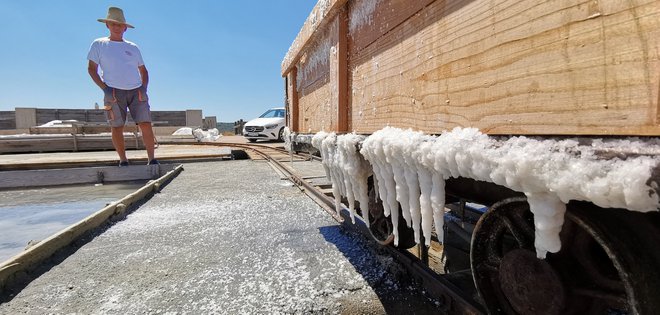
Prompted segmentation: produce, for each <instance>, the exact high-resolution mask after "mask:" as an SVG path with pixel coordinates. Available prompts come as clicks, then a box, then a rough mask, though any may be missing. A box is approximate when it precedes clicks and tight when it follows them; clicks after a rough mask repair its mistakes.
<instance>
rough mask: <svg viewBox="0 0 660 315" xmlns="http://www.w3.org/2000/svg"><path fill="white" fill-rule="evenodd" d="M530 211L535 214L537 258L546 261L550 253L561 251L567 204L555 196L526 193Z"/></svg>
mask: <svg viewBox="0 0 660 315" xmlns="http://www.w3.org/2000/svg"><path fill="white" fill-rule="evenodd" d="M525 195H527V202H528V203H529V209H530V210H531V211H532V213H533V214H534V226H535V227H536V230H535V233H534V234H535V238H534V246H535V247H536V256H537V257H538V258H541V259H544V258H545V255H546V254H547V253H548V252H551V253H556V252H558V251H559V250H560V249H561V240H560V239H559V232H561V227H562V225H563V224H564V213H566V204H564V203H563V202H562V201H561V200H559V198H558V197H557V196H555V195H553V194H548V193H526V194H525Z"/></svg>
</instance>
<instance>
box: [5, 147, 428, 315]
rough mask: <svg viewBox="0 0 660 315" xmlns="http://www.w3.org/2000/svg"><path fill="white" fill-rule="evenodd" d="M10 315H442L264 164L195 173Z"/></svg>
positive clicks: (14, 301) (60, 262) (37, 282)
mask: <svg viewBox="0 0 660 315" xmlns="http://www.w3.org/2000/svg"><path fill="white" fill-rule="evenodd" d="M184 169H185V170H184V171H183V172H182V173H181V174H180V175H179V176H178V177H177V178H175V179H174V180H173V181H172V182H171V183H169V184H168V185H167V186H165V187H164V188H163V190H162V191H161V192H160V193H159V194H156V195H155V196H153V197H152V198H151V199H150V200H148V201H147V202H146V203H145V204H143V205H142V206H141V207H140V208H138V209H137V210H135V211H133V212H131V213H130V214H129V215H128V216H127V217H126V218H125V219H124V220H122V221H119V222H117V223H116V224H114V225H112V226H110V227H108V228H107V229H106V230H105V231H102V232H99V233H98V235H97V236H96V237H93V238H91V239H89V240H87V241H86V242H81V244H80V245H79V248H74V249H72V250H69V252H71V253H69V254H66V255H60V256H58V257H56V259H55V261H57V263H55V264H54V265H52V266H48V267H47V268H45V269H44V270H43V274H41V275H40V276H39V277H38V278H36V279H34V280H33V281H32V282H30V283H29V284H27V286H25V288H23V289H22V290H21V291H20V292H18V293H16V294H15V295H11V296H6V297H5V302H4V303H2V304H0V314H47V313H55V314H61V313H79V314H164V313H168V314H283V313H286V314H311V313H314V314H317V313H319V314H439V313H440V310H439V309H438V306H437V305H438V304H439V303H437V302H436V301H433V300H431V299H429V298H427V297H426V296H425V294H424V292H422V291H420V290H419V289H417V286H416V285H415V284H414V283H412V282H410V281H409V280H408V279H409V277H408V276H407V275H406V274H405V273H404V271H403V268H402V267H401V266H399V265H398V263H396V262H395V261H393V259H392V258H391V257H389V256H387V255H386V254H385V253H384V252H382V251H381V250H379V249H378V247H375V246H374V245H373V244H372V243H371V242H369V241H368V240H367V239H366V238H364V237H363V236H362V235H361V234H354V233H353V232H349V231H346V230H344V229H343V228H342V227H341V226H340V225H338V224H337V223H336V222H335V221H334V220H332V219H331V218H330V216H329V215H328V214H327V213H326V212H325V211H323V210H322V209H321V208H320V207H319V206H318V205H316V204H315V203H314V202H313V201H312V200H311V199H309V198H308V197H307V196H306V195H304V194H303V193H302V192H301V191H300V190H299V189H298V188H297V187H295V186H293V185H292V184H291V183H290V182H288V181H284V180H281V179H280V177H279V176H278V175H277V174H276V173H275V172H274V171H273V170H272V169H271V168H270V167H269V166H268V164H266V163H264V162H257V161H250V160H242V161H219V162H203V163H201V162H200V163H188V164H185V165H184Z"/></svg>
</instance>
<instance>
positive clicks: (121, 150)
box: [112, 126, 128, 161]
mask: <svg viewBox="0 0 660 315" xmlns="http://www.w3.org/2000/svg"><path fill="white" fill-rule="evenodd" d="M112 145H113V146H114V147H115V151H117V154H118V155H119V161H128V159H127V158H126V148H125V146H124V127H123V126H122V127H112Z"/></svg>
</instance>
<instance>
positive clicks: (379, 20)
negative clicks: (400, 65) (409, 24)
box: [346, 0, 435, 54]
mask: <svg viewBox="0 0 660 315" xmlns="http://www.w3.org/2000/svg"><path fill="white" fill-rule="evenodd" d="M433 1H435V0H414V1H410V0H390V1H351V2H349V3H348V4H347V6H346V7H347V8H348V10H349V13H348V14H349V18H350V23H349V35H350V39H351V51H352V54H354V53H356V52H359V51H361V50H363V49H364V48H365V47H367V46H369V45H370V44H372V43H373V42H375V41H376V40H377V39H378V38H380V37H381V36H383V34H387V33H388V32H390V31H391V30H393V29H394V28H396V27H397V26H399V25H400V24H401V23H403V22H405V21H406V20H407V19H409V18H410V17H411V16H413V15H414V14H417V13H418V12H420V11H421V10H422V9H424V8H425V7H426V6H428V5H429V4H430V3H432V2H433Z"/></svg>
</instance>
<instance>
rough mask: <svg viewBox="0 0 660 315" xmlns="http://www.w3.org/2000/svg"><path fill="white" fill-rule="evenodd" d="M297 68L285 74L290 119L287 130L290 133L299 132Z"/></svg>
mask: <svg viewBox="0 0 660 315" xmlns="http://www.w3.org/2000/svg"><path fill="white" fill-rule="evenodd" d="M297 73H298V67H293V68H292V69H291V72H289V73H288V74H287V78H288V80H287V81H288V89H289V91H288V94H289V110H290V113H289V117H290V118H291V121H290V125H289V129H290V130H291V132H300V130H299V127H300V125H299V123H298V119H299V117H300V115H299V112H298V111H299V109H298V87H297V86H296V81H297Z"/></svg>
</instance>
